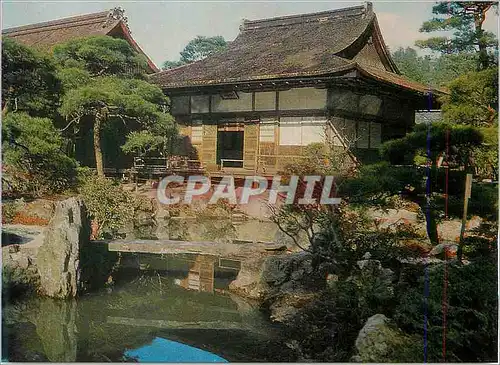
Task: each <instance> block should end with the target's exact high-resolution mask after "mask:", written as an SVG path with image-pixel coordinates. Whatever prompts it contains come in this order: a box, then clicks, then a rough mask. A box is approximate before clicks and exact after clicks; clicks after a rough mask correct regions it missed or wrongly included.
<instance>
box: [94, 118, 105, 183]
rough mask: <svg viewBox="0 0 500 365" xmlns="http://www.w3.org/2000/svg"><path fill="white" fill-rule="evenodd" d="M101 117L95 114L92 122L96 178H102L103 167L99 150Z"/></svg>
mask: <svg viewBox="0 0 500 365" xmlns="http://www.w3.org/2000/svg"><path fill="white" fill-rule="evenodd" d="M101 118H102V117H101V116H100V115H99V114H97V115H96V118H95V122H94V153H95V167H96V169H97V176H99V177H104V165H103V161H102V150H101V124H102V119H101Z"/></svg>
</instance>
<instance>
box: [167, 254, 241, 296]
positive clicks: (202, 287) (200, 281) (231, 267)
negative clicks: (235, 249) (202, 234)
mask: <svg viewBox="0 0 500 365" xmlns="http://www.w3.org/2000/svg"><path fill="white" fill-rule="evenodd" d="M185 262H187V264H188V267H187V277H185V278H183V279H175V280H174V283H175V284H176V285H179V286H181V287H183V288H185V289H190V290H197V291H202V292H208V293H213V292H217V291H220V289H218V288H217V287H216V283H215V273H216V272H218V273H219V274H218V275H220V274H222V275H224V274H225V275H226V276H227V274H228V273H233V274H234V275H235V276H236V274H237V273H238V271H239V270H240V268H241V262H240V261H239V260H233V259H228V258H221V257H217V256H211V255H195V256H191V257H190V258H189V259H187V260H186V261H185ZM235 276H234V277H235Z"/></svg>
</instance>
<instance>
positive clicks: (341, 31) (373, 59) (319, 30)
mask: <svg viewBox="0 0 500 365" xmlns="http://www.w3.org/2000/svg"><path fill="white" fill-rule="evenodd" d="M349 71H357V73H358V74H360V75H361V76H363V77H365V78H369V79H371V80H375V81H377V82H382V83H387V84H390V85H392V86H396V87H401V88H404V89H408V90H410V91H412V92H417V93H423V94H426V93H428V91H429V89H428V88H427V87H426V86H425V85H422V84H419V83H417V82H413V81H410V80H407V79H406V78H404V77H402V76H401V75H399V71H398V70H397V68H396V66H395V65H394V62H393V61H392V59H391V58H390V54H389V52H388V50H387V48H386V46H385V43H384V41H383V38H382V35H381V33H380V29H379V26H378V22H377V19H376V16H375V14H374V13H373V10H372V6H371V4H370V3H367V4H366V5H364V6H356V7H351V8H345V9H338V10H332V11H326V12H320V13H312V14H302V15H294V16H286V17H278V18H271V19H262V20H254V21H249V20H244V21H243V24H242V25H241V27H240V34H239V35H238V37H237V38H236V39H235V40H234V41H233V42H231V43H230V44H229V45H228V48H227V50H225V51H223V52H220V53H216V54H213V55H211V56H208V57H207V58H205V59H203V60H200V61H197V62H193V63H190V64H187V65H184V66H180V67H177V68H173V69H170V70H165V71H161V72H159V73H156V74H154V75H151V79H152V81H153V82H155V83H157V84H158V85H160V86H161V87H163V88H164V89H174V88H180V87H191V86H206V85H222V84H232V83H238V82H246V81H255V80H272V79H286V78H293V77H310V76H335V74H339V73H346V72H349Z"/></svg>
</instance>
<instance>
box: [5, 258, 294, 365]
mask: <svg viewBox="0 0 500 365" xmlns="http://www.w3.org/2000/svg"><path fill="white" fill-rule="evenodd" d="M128 259H129V261H130V262H133V263H134V268H130V267H129V268H124V269H122V270H120V271H119V272H116V273H115V274H114V275H113V280H114V286H113V287H112V290H102V291H100V292H97V293H93V294H89V295H85V296H82V297H80V298H78V299H77V300H73V301H56V300H51V299H40V298H29V299H27V300H23V301H19V302H16V303H10V304H7V305H5V306H4V308H3V312H2V313H3V316H2V319H3V330H4V331H3V357H8V359H9V361H54V362H72V361H98V362H108V361H124V360H126V358H125V357H124V356H125V355H126V352H127V351H128V350H132V349H139V348H142V347H143V346H147V345H149V344H152V343H153V341H154V339H155V338H162V339H168V340H170V341H176V342H180V343H182V344H186V345H189V346H193V347H196V348H198V349H200V350H203V351H208V352H211V353H214V354H216V355H217V356H220V357H221V358H223V359H227V360H229V361H286V360H293V359H292V358H290V354H289V353H288V352H287V349H286V346H283V345H281V344H280V343H279V339H278V338H277V337H276V338H275V337H274V333H275V332H274V330H275V328H274V327H273V326H271V325H270V324H269V323H268V322H267V321H266V320H265V318H264V317H263V315H262V314H261V313H260V312H259V311H258V310H257V309H256V308H254V307H253V306H252V305H251V303H248V302H246V301H245V300H243V299H241V298H238V297H235V296H233V295H232V294H228V293H227V292H226V290H225V289H226V288H227V284H228V283H229V282H230V281H231V280H232V279H233V278H234V277H235V275H236V274H237V271H236V270H234V269H231V268H228V267H229V266H230V265H229V264H230V263H229V262H226V261H224V260H223V259H220V258H218V257H213V256H205V255H197V256H193V255H191V256H186V257H181V258H180V259H179V258H176V259H172V258H171V259H169V260H165V257H164V258H161V256H160V255H156V257H155V258H153V257H149V258H144V257H134V256H133V255H131V257H129V258H128ZM123 261H124V262H126V261H127V259H126V258H124V260H123ZM233 264H234V263H233ZM138 267H142V268H143V270H138V269H137V268H138ZM162 361H163V360H162ZM177 361H182V359H181V358H179V359H177Z"/></svg>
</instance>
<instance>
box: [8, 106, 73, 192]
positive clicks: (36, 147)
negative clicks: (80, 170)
mask: <svg viewBox="0 0 500 365" xmlns="http://www.w3.org/2000/svg"><path fill="white" fill-rule="evenodd" d="M63 146H64V140H63V138H62V136H61V134H60V132H59V131H58V130H57V129H56V128H55V127H54V125H53V124H52V121H51V120H50V119H46V118H33V117H30V116H28V115H27V114H24V113H9V114H7V116H6V117H5V118H4V120H3V124H2V149H3V161H4V163H5V169H4V177H2V181H3V182H4V183H5V185H6V186H5V187H6V188H7V191H10V193H11V194H13V195H28V196H41V195H43V194H48V193H55V192H61V191H63V190H64V189H66V188H68V187H69V186H71V185H72V184H73V183H74V178H75V174H76V166H77V164H76V161H75V160H73V159H72V158H70V157H68V156H67V155H66V154H65V153H64V152H63ZM5 175H6V176H5Z"/></svg>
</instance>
